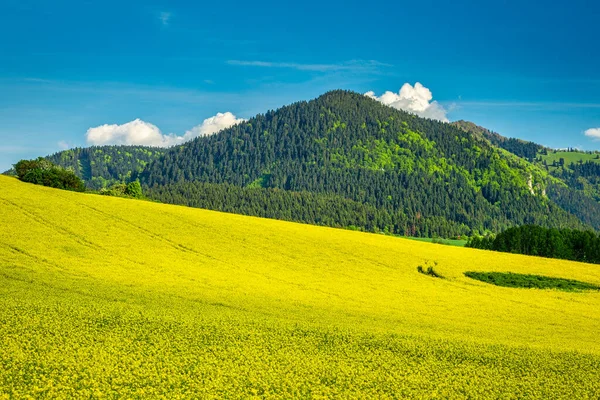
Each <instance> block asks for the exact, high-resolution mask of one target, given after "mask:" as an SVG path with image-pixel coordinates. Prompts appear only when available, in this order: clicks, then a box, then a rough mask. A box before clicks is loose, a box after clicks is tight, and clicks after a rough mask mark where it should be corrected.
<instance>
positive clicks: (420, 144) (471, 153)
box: [134, 91, 584, 236]
mask: <svg viewBox="0 0 600 400" xmlns="http://www.w3.org/2000/svg"><path fill="white" fill-rule="evenodd" d="M544 176H547V174H545V173H543V171H541V170H540V169H537V168H535V167H533V166H532V165H531V164H528V163H526V162H525V161H522V160H520V159H518V158H516V157H513V156H511V157H509V156H507V155H506V154H505V153H503V152H502V151H500V150H499V149H498V148H497V147H495V146H493V145H491V144H490V143H489V142H486V141H482V140H479V139H477V138H475V137H474V135H473V134H471V133H469V132H467V131H465V130H463V129H461V128H459V127H457V126H454V125H451V124H446V123H441V122H438V121H433V120H429V119H423V118H419V117H416V116H414V115H412V114H409V113H405V112H402V111H398V110H395V109H392V108H390V107H386V106H383V105H381V104H380V103H378V102H376V101H374V100H372V99H369V98H367V97H365V96H362V95H359V94H356V93H351V92H345V91H334V92H329V93H327V94H325V95H323V96H321V97H319V98H318V99H316V100H313V101H310V102H299V103H296V104H292V105H290V106H287V107H283V108H281V109H279V110H277V111H269V112H267V113H266V114H264V115H258V116H257V117H255V118H252V119H250V120H249V121H247V122H246V123H244V124H239V125H236V126H234V127H232V128H229V129H227V130H224V131H222V132H221V133H220V134H217V135H213V136H209V137H202V138H198V139H195V140H194V141H192V142H189V143H186V144H184V145H181V146H177V147H174V148H172V149H170V150H168V151H166V152H165V153H164V155H163V156H162V157H161V158H160V159H158V160H156V161H154V162H152V163H151V164H150V165H149V166H148V167H147V168H145V169H144V170H143V171H142V172H141V173H139V174H134V177H139V179H140V181H141V182H142V184H143V185H144V186H146V187H148V188H152V189H151V190H150V191H148V192H147V193H148V194H149V196H150V197H155V198H157V199H158V200H162V199H164V198H166V197H167V194H166V192H167V191H169V190H176V191H177V193H176V195H175V194H174V195H173V196H172V200H170V201H171V202H179V203H183V204H190V203H193V199H188V197H189V196H198V194H197V191H195V190H193V191H192V190H191V189H190V192H189V193H182V190H183V189H182V187H184V186H181V185H180V186H177V185H175V184H178V183H183V182H200V183H213V184H224V183H227V184H230V185H233V186H236V187H238V188H245V187H260V188H267V189H281V190H286V191H292V192H310V193H314V194H318V195H326V196H327V195H334V196H337V198H342V199H346V200H350V201H352V202H355V203H359V204H364V205H365V206H369V207H373V208H374V209H377V210H379V211H380V212H382V213H386V214H387V215H404V216H405V218H406V220H407V221H411V222H413V221H414V225H415V228H414V229H413V228H412V225H410V224H409V228H408V231H409V232H408V233H409V234H415V235H420V236H429V235H431V234H432V231H436V228H433V229H432V228H431V227H427V228H425V227H423V228H422V229H420V228H417V226H418V223H417V222H416V221H419V220H424V221H438V220H439V221H448V222H451V224H452V226H454V227H458V228H453V229H454V230H453V231H452V232H451V235H459V234H464V233H465V232H464V228H463V226H467V227H468V231H469V232H471V233H477V232H486V231H492V232H499V231H501V230H502V229H505V228H507V227H509V226H513V225H520V224H527V223H535V224H540V225H543V226H548V227H564V226H568V227H574V228H583V227H584V224H583V223H581V222H580V221H579V220H578V219H577V218H576V217H575V216H574V215H572V214H570V213H568V212H566V211H564V210H562V209H561V208H560V207H558V206H557V205H556V204H555V203H554V202H552V201H551V200H548V199H547V198H545V197H544V196H543V195H542V190H541V189H540V187H541V186H540V185H542V186H543V185H544V184H545V183H546V182H545V181H544V179H545V178H544ZM528 180H533V183H534V185H533V188H532V189H530V188H529V187H528ZM161 186H162V187H163V188H162V189H160V193H161V195H160V196H158V195H155V194H152V193H157V191H156V190H158V189H156V188H158V187H161ZM186 190H187V189H186ZM211 190H212V189H211ZM532 191H533V193H532ZM223 201H224V202H226V201H227V200H223ZM215 207H216V206H215ZM220 207H223V208H225V207H229V208H228V209H229V210H230V211H233V212H244V211H242V210H241V208H240V209H236V208H232V206H231V205H229V204H228V205H226V204H225V203H223V204H222V205H221V206H220ZM276 214H277V212H276V211H274V209H273V208H271V214H270V215H265V216H270V217H275V215H276ZM305 222H309V221H305ZM335 223H336V224H338V225H344V222H343V221H341V220H340V221H337V222H335ZM392 225H393V224H392ZM400 226H404V225H402V224H398V226H397V227H394V230H396V229H400V230H401V228H400ZM365 229H367V230H370V229H369V228H367V227H365ZM441 229H442V228H440V229H437V230H441ZM443 229H444V230H445V229H446V228H443Z"/></svg>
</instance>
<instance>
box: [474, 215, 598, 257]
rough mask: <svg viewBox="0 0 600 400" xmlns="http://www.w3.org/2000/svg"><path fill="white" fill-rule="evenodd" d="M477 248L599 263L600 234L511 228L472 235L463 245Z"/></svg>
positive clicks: (524, 227) (538, 228)
mask: <svg viewBox="0 0 600 400" xmlns="http://www.w3.org/2000/svg"><path fill="white" fill-rule="evenodd" d="M466 246H467V247H473V248H478V249H487V250H495V251H502V252H507V253H517V254H528V255H534V256H541V257H550V258H560V259H565V260H574V261H582V262H589V263H595V264H599V263H600V236H598V234H596V233H594V232H592V231H581V230H574V229H547V228H543V227H540V226H536V225H524V226H519V227H512V228H509V229H507V230H505V231H504V232H502V233H499V234H498V235H496V236H495V237H493V236H488V237H483V238H481V237H478V236H476V237H473V238H471V239H470V240H469V242H468V243H467V245H466Z"/></svg>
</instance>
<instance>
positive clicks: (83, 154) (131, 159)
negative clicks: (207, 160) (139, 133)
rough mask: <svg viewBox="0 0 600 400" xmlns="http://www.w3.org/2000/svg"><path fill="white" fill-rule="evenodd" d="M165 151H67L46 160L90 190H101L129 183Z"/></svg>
mask: <svg viewBox="0 0 600 400" xmlns="http://www.w3.org/2000/svg"><path fill="white" fill-rule="evenodd" d="M164 151H165V150H164V149H161V148H155V147H145V146H94V147H87V148H75V149H71V150H64V151H61V152H58V153H55V154H52V155H51V156H48V157H46V158H47V159H48V160H49V161H51V162H53V163H54V164H56V165H60V166H61V167H63V168H70V169H72V170H73V172H75V174H76V175H77V176H79V177H80V178H81V179H83V180H84V182H85V184H86V185H87V186H88V188H90V189H96V190H97V189H101V188H105V187H107V186H110V185H112V184H114V183H117V182H126V181H128V180H130V178H131V175H132V174H133V173H138V172H140V171H142V170H143V169H144V167H145V166H146V165H147V164H149V163H150V162H151V161H153V160H156V159H158V158H159V157H160V155H162V154H163V153H164Z"/></svg>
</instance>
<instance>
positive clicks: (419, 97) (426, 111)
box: [365, 82, 448, 122]
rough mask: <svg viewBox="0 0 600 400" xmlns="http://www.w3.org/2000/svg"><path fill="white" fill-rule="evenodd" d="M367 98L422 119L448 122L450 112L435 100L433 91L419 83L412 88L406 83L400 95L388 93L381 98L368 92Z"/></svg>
mask: <svg viewBox="0 0 600 400" xmlns="http://www.w3.org/2000/svg"><path fill="white" fill-rule="evenodd" d="M365 96H367V97H370V98H372V99H375V100H377V101H379V102H381V103H383V104H385V105H386V106H390V107H393V108H396V109H398V110H404V111H408V112H411V113H414V114H416V115H418V116H420V117H424V118H430V119H436V120H438V121H443V122H448V117H447V114H448V111H447V110H446V109H445V108H444V107H442V106H441V105H440V104H439V103H438V102H437V101H432V100H433V95H432V94H431V91H430V90H429V89H427V88H426V87H425V86H423V85H422V84H420V83H419V82H417V83H415V86H412V85H411V84H410V83H405V84H404V85H402V88H401V89H400V91H399V92H398V93H394V92H390V91H387V92H385V93H384V94H382V95H381V96H379V97H378V96H376V95H375V92H372V91H370V92H367V93H365Z"/></svg>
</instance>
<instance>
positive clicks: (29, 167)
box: [14, 157, 85, 192]
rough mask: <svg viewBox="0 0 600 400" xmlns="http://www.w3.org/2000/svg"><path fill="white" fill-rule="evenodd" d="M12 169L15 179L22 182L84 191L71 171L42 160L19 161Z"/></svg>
mask: <svg viewBox="0 0 600 400" xmlns="http://www.w3.org/2000/svg"><path fill="white" fill-rule="evenodd" d="M14 167H15V173H16V175H17V177H18V178H19V179H20V180H21V181H23V182H29V183H33V184H36V185H43V186H49V187H53V188H57V189H65V190H74V191H76V192H84V191H85V184H84V183H83V181H82V180H81V179H80V178H79V177H78V176H77V175H75V173H74V172H73V171H71V170H68V169H64V168H61V167H59V166H58V165H55V164H53V163H51V162H50V161H48V160H46V159H44V158H41V157H40V158H38V159H36V160H21V161H19V162H18V163H16V164H15V166H14Z"/></svg>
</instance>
